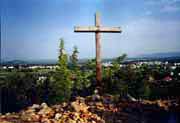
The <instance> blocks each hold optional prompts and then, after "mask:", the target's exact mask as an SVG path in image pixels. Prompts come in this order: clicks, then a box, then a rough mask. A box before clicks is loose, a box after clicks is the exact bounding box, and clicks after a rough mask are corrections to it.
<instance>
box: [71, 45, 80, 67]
mask: <svg viewBox="0 0 180 123" xmlns="http://www.w3.org/2000/svg"><path fill="white" fill-rule="evenodd" d="M78 53H79V51H78V48H77V46H74V50H73V53H72V55H71V57H70V60H71V68H72V69H73V70H75V69H77V68H78Z"/></svg>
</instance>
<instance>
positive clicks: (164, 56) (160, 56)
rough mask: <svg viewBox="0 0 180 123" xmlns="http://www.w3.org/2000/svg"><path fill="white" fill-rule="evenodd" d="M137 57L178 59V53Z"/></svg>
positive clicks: (179, 54)
mask: <svg viewBox="0 0 180 123" xmlns="http://www.w3.org/2000/svg"><path fill="white" fill-rule="evenodd" d="M137 57H140V58H170V57H180V52H168V53H152V54H143V55H139V56H137Z"/></svg>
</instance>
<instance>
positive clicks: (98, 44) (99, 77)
mask: <svg viewBox="0 0 180 123" xmlns="http://www.w3.org/2000/svg"><path fill="white" fill-rule="evenodd" d="M74 32H95V39H96V81H97V86H99V87H101V85H102V83H101V81H102V65H101V42H100V38H101V35H100V33H120V32H121V29H120V27H102V26H101V23H100V16H99V13H96V14H95V26H88V27H82V26H76V27H75V28H74Z"/></svg>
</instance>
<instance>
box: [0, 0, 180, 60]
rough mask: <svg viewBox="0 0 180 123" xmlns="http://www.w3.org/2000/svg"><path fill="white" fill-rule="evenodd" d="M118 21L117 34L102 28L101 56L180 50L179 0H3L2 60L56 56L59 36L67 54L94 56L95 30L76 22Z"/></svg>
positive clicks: (107, 22)
mask: <svg viewBox="0 0 180 123" xmlns="http://www.w3.org/2000/svg"><path fill="white" fill-rule="evenodd" d="M96 11H98V12H100V14H101V22H102V26H110V27H111V26H120V27H121V28H122V33H120V34H111V33H109V34H102V39H101V42H102V57H103V58H113V57H117V56H120V55H122V54H123V53H126V54H128V56H129V57H136V56H138V55H141V54H152V53H159V52H160V53H163V52H165V53H167V52H180V35H179V34H180V21H179V20H180V14H179V13H180V0H159V1H157V0H137V1H136V2H135V1H127V0H113V1H108V0H93V1H92V0H77V1H76V2H74V1H73V0H61V1H59V0H53V1H52V0H28V1H24V0H1V41H2V42H1V43H2V49H1V51H2V52H1V55H2V59H4V60H15V59H18V60H22V59H33V60H41V59H57V56H58V46H59V41H58V40H59V39H60V38H64V40H65V48H66V51H67V53H68V54H71V52H72V50H73V46H74V45H76V46H77V47H78V48H79V52H80V53H79V57H80V58H81V59H82V58H94V57H95V39H94V34H93V33H91V34H88V33H74V26H79V25H80V26H91V25H94V14H95V12H96Z"/></svg>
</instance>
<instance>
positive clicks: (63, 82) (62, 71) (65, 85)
mask: <svg viewBox="0 0 180 123" xmlns="http://www.w3.org/2000/svg"><path fill="white" fill-rule="evenodd" d="M59 48H60V49H59V57H58V58H59V60H58V67H57V69H56V72H55V74H54V76H53V77H51V79H50V81H51V87H52V93H51V94H52V95H51V96H50V98H51V101H52V103H56V102H60V101H66V100H68V99H69V98H70V95H71V88H72V84H73V83H72V81H71V79H70V78H71V74H70V70H69V69H68V56H67V54H66V52H65V49H64V40H63V39H60V46H59Z"/></svg>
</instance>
